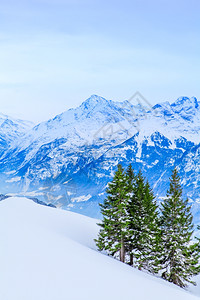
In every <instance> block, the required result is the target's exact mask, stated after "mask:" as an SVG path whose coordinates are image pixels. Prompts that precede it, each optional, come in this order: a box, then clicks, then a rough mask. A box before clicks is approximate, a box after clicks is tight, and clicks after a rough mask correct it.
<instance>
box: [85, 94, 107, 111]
mask: <svg viewBox="0 0 200 300" xmlns="http://www.w3.org/2000/svg"><path fill="white" fill-rule="evenodd" d="M105 103H108V100H106V99H105V98H103V97H101V96H98V95H91V96H90V97H89V98H88V99H87V100H85V101H84V102H83V103H82V104H81V108H86V109H89V108H93V107H94V106H96V105H99V104H105Z"/></svg>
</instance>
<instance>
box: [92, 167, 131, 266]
mask: <svg viewBox="0 0 200 300" xmlns="http://www.w3.org/2000/svg"><path fill="white" fill-rule="evenodd" d="M126 180H127V178H126V175H125V174H124V170H123V168H122V166H121V165H118V169H117V171H116V173H115V175H114V178H113V180H112V182H110V183H109V185H108V189H107V191H106V192H107V194H108V196H107V198H106V199H105V201H104V204H101V205H100V206H101V213H102V215H103V220H102V223H100V224H99V225H100V227H101V230H100V232H99V236H98V239H97V240H96V244H97V247H98V249H99V250H100V251H102V250H107V252H108V254H110V255H116V254H119V257H120V261H122V262H125V252H126V249H127V211H126V204H127V199H128V193H127V186H126Z"/></svg>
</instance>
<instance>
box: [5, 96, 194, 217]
mask: <svg viewBox="0 0 200 300" xmlns="http://www.w3.org/2000/svg"><path fill="white" fill-rule="evenodd" d="M142 101H143V100H142V99H141V101H139V102H137V101H135V102H136V103H133V102H134V101H133V102H129V101H127V100H126V101H123V102H114V101H112V100H106V99H105V98H103V97H100V96H97V95H92V96H91V97H90V98H88V99H86V100H85V101H84V102H83V103H82V104H81V105H80V106H79V107H77V108H75V109H70V110H68V111H66V112H64V113H62V114H59V115H57V116H55V117H54V118H52V119H50V120H48V121H47V122H42V123H40V124H38V125H36V126H34V127H33V128H31V129H30V130H28V132H27V133H26V132H25V133H24V134H23V135H22V137H20V138H19V139H18V144H15V145H14V147H10V148H9V149H8V150H7V152H5V153H4V155H2V156H1V158H0V171H1V175H0V187H1V189H2V191H1V192H2V193H8V192H9V193H17V194H18V193H20V194H23V195H25V196H31V197H37V198H40V200H42V201H46V202H47V203H49V202H50V203H51V202H52V203H53V204H55V205H57V206H61V207H63V208H65V209H70V210H73V211H77V212H80V213H83V214H87V215H90V216H94V217H100V215H99V209H98V203H99V202H102V201H103V199H104V197H105V188H106V186H107V183H108V181H109V180H111V178H112V175H113V174H114V171H115V169H116V166H117V164H118V163H122V164H123V165H124V167H126V166H127V165H128V164H129V163H132V164H133V167H134V168H135V171H138V170H139V169H142V171H143V173H144V175H145V176H146V177H147V178H150V183H151V185H152V186H153V187H154V192H155V193H156V195H157V197H158V199H159V198H162V197H163V196H164V193H165V191H166V189H167V186H168V177H169V175H170V172H171V169H172V168H173V167H174V166H175V165H177V164H178V165H179V166H180V175H181V176H182V178H183V180H182V182H183V183H184V196H188V195H189V197H190V198H191V200H192V201H193V202H194V203H193V206H194V211H195V213H196V215H198V199H199V197H198V187H199V186H200V171H199V169H200V168H199V169H198V170H197V167H195V166H194V163H193V162H194V161H195V163H196V165H197V166H200V160H199V159H198V151H199V147H200V146H199V138H198V132H199V130H200V106H199V102H198V101H197V99H196V98H195V97H191V98H188V97H179V98H178V99H177V100H176V101H175V102H173V103H171V104H170V103H169V102H163V103H160V104H156V105H154V106H153V107H150V106H149V104H148V103H147V102H145V101H143V102H142ZM191 157H192V159H193V161H192V159H191ZM191 166H193V167H192V168H193V169H194V170H195V171H194V170H193V169H192V170H190V168H191ZM160 178H162V179H163V184H161V183H160ZM5 181H6V183H7V184H6V186H5V187H4V186H3V182H5ZM194 182H196V185H194ZM193 198H194V199H193ZM196 199H197V200H196ZM195 200H196V201H195ZM199 210H200V209H199Z"/></svg>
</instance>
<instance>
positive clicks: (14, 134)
mask: <svg viewBox="0 0 200 300" xmlns="http://www.w3.org/2000/svg"><path fill="white" fill-rule="evenodd" d="M32 127H33V123H31V122H28V121H23V120H17V119H14V118H11V117H9V116H7V115H3V114H0V155H2V154H3V153H4V151H7V150H8V149H9V148H11V147H15V146H16V144H17V141H18V139H19V138H21V137H22V136H23V135H24V134H25V133H26V132H27V131H28V130H30V129H31V128H32Z"/></svg>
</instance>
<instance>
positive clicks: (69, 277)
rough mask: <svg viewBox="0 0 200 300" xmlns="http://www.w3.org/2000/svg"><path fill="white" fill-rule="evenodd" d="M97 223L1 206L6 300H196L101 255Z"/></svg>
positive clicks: (8, 203)
mask: <svg viewBox="0 0 200 300" xmlns="http://www.w3.org/2000/svg"><path fill="white" fill-rule="evenodd" d="M97 232H98V227H97V225H96V221H95V220H94V219H90V218H88V217H85V216H82V215H78V214H74V213H71V212H66V211H62V210H59V209H54V208H49V207H45V206H40V205H38V204H36V203H34V202H32V201H30V200H28V199H25V198H9V199H7V200H4V201H1V202H0V237H1V247H0V266H1V272H0V299H3V300H13V299H15V300H27V299H28V300H36V299H37V300H47V299H48V300H55V299H57V300H66V299H69V300H102V299H115V300H121V299H126V300H129V299H130V300H132V299H135V300H147V299H148V300H161V299H162V300H169V299H170V300H177V299H181V300H195V299H199V298H196V297H195V296H193V295H191V294H190V293H188V292H185V291H183V290H181V289H180V288H178V287H176V286H174V285H171V284H168V283H167V282H165V281H163V280H161V279H157V278H155V277H152V276H150V275H148V274H145V273H143V272H140V271H138V270H135V269H133V268H131V267H129V266H127V265H124V264H122V263H120V262H118V261H116V260H114V259H112V258H109V257H107V256H105V255H103V254H101V253H99V252H97V251H96V250H95V245H94V241H93V239H94V238H95V237H96V235H97Z"/></svg>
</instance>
